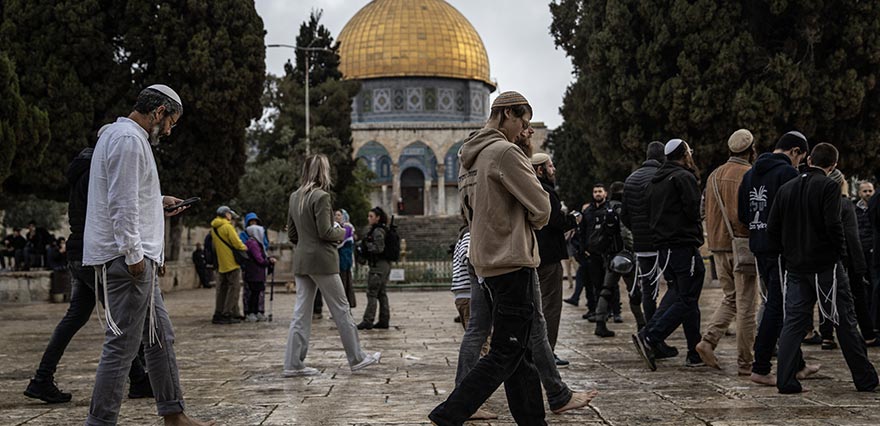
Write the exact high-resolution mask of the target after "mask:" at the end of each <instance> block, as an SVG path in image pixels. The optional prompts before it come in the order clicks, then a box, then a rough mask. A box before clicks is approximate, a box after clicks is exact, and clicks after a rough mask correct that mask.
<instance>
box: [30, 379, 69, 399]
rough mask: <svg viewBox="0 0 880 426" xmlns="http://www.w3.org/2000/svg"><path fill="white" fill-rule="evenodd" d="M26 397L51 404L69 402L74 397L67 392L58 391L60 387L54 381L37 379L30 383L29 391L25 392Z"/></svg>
mask: <svg viewBox="0 0 880 426" xmlns="http://www.w3.org/2000/svg"><path fill="white" fill-rule="evenodd" d="M24 396H26V397H28V398H34V399H39V400H41V401H43V402H46V403H49V404H60V403H62V402H69V401H70V399H71V398H72V397H73V396H72V395H71V394H69V393H67V392H61V389H58V385H56V384H55V381H53V380H36V379H31V381H30V383H28V386H27V389H25V391H24Z"/></svg>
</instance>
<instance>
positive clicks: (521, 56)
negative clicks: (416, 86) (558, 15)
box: [256, 0, 572, 128]
mask: <svg viewBox="0 0 880 426" xmlns="http://www.w3.org/2000/svg"><path fill="white" fill-rule="evenodd" d="M367 3H369V1H368V0H256V4H257V12H258V13H259V14H260V16H261V17H262V18H263V23H264V24H265V26H266V44H270V43H287V44H293V43H294V42H295V37H296V34H297V33H298V32H299V26H300V24H302V23H303V21H305V20H306V19H308V16H309V13H310V12H311V10H313V9H323V10H324V16H323V18H322V20H321V22H322V23H323V24H324V25H325V26H326V27H327V28H329V29H330V31H331V32H332V33H333V38H334V39H335V38H337V37H338V35H339V31H341V30H342V27H343V26H345V23H346V22H348V20H349V19H351V17H352V16H354V14H355V13H357V11H358V10H360V9H361V8H362V7H363V6H364V5H366V4H367ZM448 3H450V4H451V5H452V6H454V7H455V8H456V9H458V11H459V12H461V13H462V14H463V15H464V16H465V17H466V18H467V19H468V20H469V21H470V22H471V24H472V25H473V26H474V28H476V30H477V32H478V33H479V34H480V37H482V39H483V44H485V45H486V51H487V52H488V53H489V72H490V74H491V77H492V79H493V80H495V81H497V82H498V89H496V91H495V93H493V94H492V95H491V97H490V100H494V99H495V96H496V95H497V94H498V93H499V92H502V91H505V90H516V91H519V92H521V93H522V94H523V95H525V96H526V98H528V99H529V101H530V103H531V104H532V107H533V108H534V110H535V116H534V118H533V119H532V120H533V121H543V122H545V123H546V124H547V126H548V127H550V128H555V127H556V126H558V125H559V124H561V123H562V117H561V116H560V115H559V107H560V105H561V104H562V96H563V95H564V94H565V88H566V87H568V84H569V82H570V81H571V79H572V76H571V70H572V67H571V61H570V60H569V59H568V58H567V57H566V56H565V54H564V53H563V52H562V51H561V50H557V49H556V48H555V46H554V44H553V37H552V36H550V31H549V27H550V21H551V18H550V9H549V7H548V3H549V1H548V0H544V1H538V0H479V1H477V0H448ZM292 54H293V52H292V51H291V50H289V49H279V48H272V49H267V50H266V70H267V71H268V72H270V73H273V74H281V73H283V72H284V68H283V67H284V63H285V62H286V61H287V60H288V59H289V58H291V57H292Z"/></svg>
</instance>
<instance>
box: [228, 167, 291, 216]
mask: <svg viewBox="0 0 880 426" xmlns="http://www.w3.org/2000/svg"><path fill="white" fill-rule="evenodd" d="M245 170H246V171H245V174H244V176H242V177H241V180H240V181H239V182H238V186H239V191H238V197H237V198H236V199H235V201H233V202H232V203H231V204H232V205H233V206H234V208H237V209H238V210H236V211H239V210H240V211H241V214H244V213H246V212H250V211H253V212H257V215H258V216H260V219H261V220H262V221H263V225H264V226H265V227H266V228H268V229H274V230H276V231H281V230H282V229H283V228H284V226H285V225H286V224H287V202H286V201H287V198H288V197H289V196H290V193H291V192H292V191H293V190H294V188H296V185H297V182H298V181H299V179H298V177H299V174H298V173H296V168H295V167H294V165H293V164H292V162H291V160H289V159H287V158H273V159H271V160H268V161H266V162H264V163H260V164H257V163H255V162H251V163H248V164H247V166H245Z"/></svg>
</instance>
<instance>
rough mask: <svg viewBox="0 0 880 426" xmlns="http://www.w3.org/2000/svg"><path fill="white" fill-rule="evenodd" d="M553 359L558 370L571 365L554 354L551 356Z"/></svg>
mask: <svg viewBox="0 0 880 426" xmlns="http://www.w3.org/2000/svg"><path fill="white" fill-rule="evenodd" d="M553 359H554V360H556V366H557V367H559V368H565V367H568V365H569V364H571V363H570V362H568V361H567V360H564V359H562V358H560V357H559V355H556V354H553Z"/></svg>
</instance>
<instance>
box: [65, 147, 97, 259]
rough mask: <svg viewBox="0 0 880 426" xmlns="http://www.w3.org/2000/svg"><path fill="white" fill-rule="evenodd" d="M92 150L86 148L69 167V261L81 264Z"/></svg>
mask: <svg viewBox="0 0 880 426" xmlns="http://www.w3.org/2000/svg"><path fill="white" fill-rule="evenodd" d="M92 151H93V150H92V148H86V149H84V150H82V151H80V153H79V154H78V155H77V156H76V158H74V159H73V161H72V162H71V163H70V165H69V166H67V173H66V174H67V183H68V185H70V195H69V197H68V201H67V216H68V222H69V223H70V237H68V238H67V260H68V261H77V262H81V261H82V257H83V232H85V227H86V206H87V205H88V202H89V168H90V167H91V164H92Z"/></svg>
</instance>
